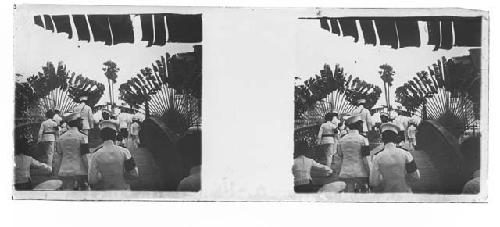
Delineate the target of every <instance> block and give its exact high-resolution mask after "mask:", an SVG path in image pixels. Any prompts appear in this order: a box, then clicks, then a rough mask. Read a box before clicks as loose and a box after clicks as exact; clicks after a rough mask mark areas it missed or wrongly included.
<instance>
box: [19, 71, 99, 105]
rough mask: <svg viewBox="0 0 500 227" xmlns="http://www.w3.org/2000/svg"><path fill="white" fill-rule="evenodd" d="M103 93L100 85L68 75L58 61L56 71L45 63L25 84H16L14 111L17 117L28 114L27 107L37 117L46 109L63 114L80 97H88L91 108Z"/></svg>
mask: <svg viewBox="0 0 500 227" xmlns="http://www.w3.org/2000/svg"><path fill="white" fill-rule="evenodd" d="M18 77H23V76H22V75H19V76H18ZM103 93H104V85H103V84H102V83H99V82H97V81H94V80H91V79H89V78H87V77H84V76H82V75H81V74H79V75H76V74H75V73H74V72H70V71H69V70H67V69H66V66H65V65H64V64H63V63H62V62H59V64H58V66H57V68H56V67H55V66H54V64H53V63H52V62H47V64H46V65H45V66H43V67H42V71H41V72H38V73H37V74H36V75H32V76H30V77H28V78H27V79H26V82H20V81H19V82H17V83H16V111H19V115H23V114H24V115H26V114H28V113H30V108H32V109H33V110H35V112H37V113H38V114H39V115H43V113H44V112H45V111H47V110H48V109H58V110H60V111H61V112H65V111H67V110H70V109H71V108H72V107H74V106H76V102H78V100H80V98H81V97H82V96H88V104H89V105H90V106H93V105H95V104H96V103H97V102H98V101H99V99H100V98H101V97H102V95H103ZM28 99H29V100H28ZM31 114H33V113H31Z"/></svg>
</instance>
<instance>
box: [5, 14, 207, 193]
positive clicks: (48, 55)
mask: <svg viewBox="0 0 500 227" xmlns="http://www.w3.org/2000/svg"><path fill="white" fill-rule="evenodd" d="M202 24H203V14H202V12H201V10H199V9H196V8H189V7H130V6H128V7H119V6H58V5H18V6H16V9H15V10H14V31H15V35H14V72H15V86H16V89H15V116H14V119H15V125H14V127H15V128H14V144H15V148H14V150H15V152H14V153H15V154H14V158H13V161H14V163H15V167H14V179H13V191H14V198H15V199H42V198H49V199H50V198H52V197H51V196H50V195H51V193H52V194H54V193H53V192H54V191H71V192H75V193H78V192H79V191H87V192H88V191H122V192H124V193H130V192H134V191H137V192H139V193H140V192H148V191H153V192H158V191H160V192H199V191H200V190H201V155H202V151H201V128H202V127H201V122H202V121H201V100H202V99H201V98H202V97H201V96H202V92H201V90H202V47H203V39H202ZM87 194H88V193H87ZM47 195H49V196H48V197H47ZM55 195H57V193H55ZM72 195H75V196H74V197H72ZM139 197H140V196H139ZM53 198H54V199H68V200H73V199H78V198H81V197H79V196H78V194H72V193H69V194H68V193H65V194H64V195H63V196H62V197H58V196H55V197H53ZM127 198H130V197H127ZM85 199H95V198H92V197H91V198H87V197H85ZM97 199H102V200H107V199H116V196H113V197H109V198H108V197H107V196H106V194H105V193H104V194H102V195H100V196H99V198H97ZM118 199H120V198H118Z"/></svg>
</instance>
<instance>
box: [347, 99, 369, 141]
mask: <svg viewBox="0 0 500 227" xmlns="http://www.w3.org/2000/svg"><path fill="white" fill-rule="evenodd" d="M365 104H366V100H365V99H360V100H358V106H357V107H356V109H354V111H353V113H352V116H355V115H359V116H360V117H361V121H362V122H363V128H362V130H361V131H359V133H361V134H364V135H366V133H367V132H368V131H371V130H372V119H371V114H370V110H368V109H366V108H365V106H364V105H365Z"/></svg>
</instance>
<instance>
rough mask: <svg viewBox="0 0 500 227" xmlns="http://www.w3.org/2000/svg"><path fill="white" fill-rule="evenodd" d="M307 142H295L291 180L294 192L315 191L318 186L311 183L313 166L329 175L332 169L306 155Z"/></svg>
mask: <svg viewBox="0 0 500 227" xmlns="http://www.w3.org/2000/svg"><path fill="white" fill-rule="evenodd" d="M306 152H307V143H306V142H305V141H300V142H296V143H295V147H294V152H293V158H294V159H293V166H292V173H293V178H294V180H293V182H294V185H295V186H294V190H295V192H299V193H300V192H317V191H318V190H319V188H320V186H316V185H314V184H313V183H312V177H311V169H312V168H315V169H318V170H320V171H323V172H324V173H325V175H330V174H331V173H332V169H331V168H330V167H328V166H325V165H322V164H320V163H317V162H316V161H314V160H313V159H310V158H308V157H306Z"/></svg>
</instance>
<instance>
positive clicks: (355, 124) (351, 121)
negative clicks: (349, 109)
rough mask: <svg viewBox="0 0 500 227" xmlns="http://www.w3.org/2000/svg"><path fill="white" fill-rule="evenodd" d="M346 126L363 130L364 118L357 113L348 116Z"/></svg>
mask: <svg viewBox="0 0 500 227" xmlns="http://www.w3.org/2000/svg"><path fill="white" fill-rule="evenodd" d="M346 126H347V127H348V128H349V129H351V130H358V131H360V132H362V131H363V120H362V119H361V116H359V115H356V116H352V117H350V118H348V119H347V120H346Z"/></svg>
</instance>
